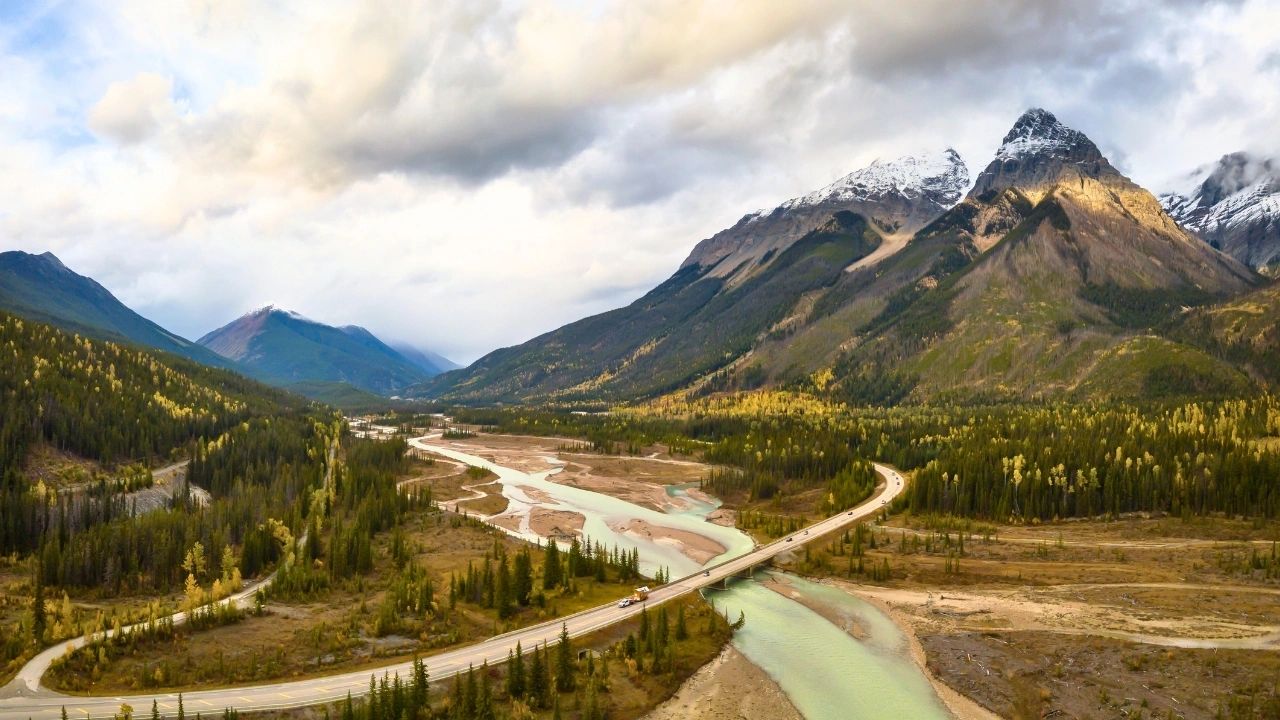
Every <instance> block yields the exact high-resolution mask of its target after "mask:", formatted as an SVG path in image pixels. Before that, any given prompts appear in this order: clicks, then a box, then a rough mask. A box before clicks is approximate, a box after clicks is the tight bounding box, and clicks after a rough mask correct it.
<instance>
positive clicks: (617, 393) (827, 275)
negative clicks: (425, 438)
mask: <svg viewBox="0 0 1280 720" xmlns="http://www.w3.org/2000/svg"><path fill="white" fill-rule="evenodd" d="M882 242H884V238H883V236H882V234H881V233H880V231H879V230H877V228H876V225H875V224H874V223H873V222H871V221H869V220H868V219H867V218H866V217H864V216H862V215H858V214H855V213H853V212H849V211H840V212H837V213H836V214H835V215H833V216H832V217H831V218H830V220H828V221H827V222H826V223H825V224H823V225H822V226H820V227H818V228H817V229H815V230H813V231H811V232H809V233H807V234H805V235H804V237H802V238H800V239H799V240H797V241H796V242H794V243H792V244H791V245H790V246H788V247H787V248H786V249H785V250H783V251H782V252H781V253H779V254H778V255H777V257H772V256H769V257H768V258H766V260H767V263H766V264H765V265H764V266H763V267H761V268H760V269H758V270H757V271H756V272H754V273H753V274H751V275H750V276H748V277H746V278H745V279H743V280H741V282H738V283H736V284H730V283H729V282H727V281H726V278H723V277H718V276H716V275H714V274H711V273H709V272H708V270H709V268H706V267H703V266H701V265H690V266H686V267H684V268H681V269H680V270H679V271H678V272H677V273H676V274H675V275H674V276H672V277H671V278H670V279H669V280H667V281H666V282H665V283H663V284H662V285H659V286H658V287H657V288H655V289H654V290H652V291H650V292H649V293H648V294H647V295H645V296H644V297H642V298H640V299H639V300H637V301H636V302H634V303H632V304H631V305H629V306H628V307H625V308H620V309H618V310H613V311H611V312H607V313H604V314H602V315H597V316H595V317H590V318H586V319H585V320H580V321H578V322H575V323H572V324H570V325H566V326H565V327H563V328H560V329H559V330H556V331H554V332H551V333H548V334H546V335H543V336H541V337H538V338H535V339H533V340H531V341H529V342H528V343H525V344H524V345H520V346H517V347H513V348H506V349H503V350H498V351H496V352H493V353H490V354H489V355H486V356H485V357H483V358H481V359H480V360H478V361H476V363H475V364H473V365H472V366H471V367H469V368H467V369H465V370H458V371H454V372H451V373H446V374H445V375H442V376H440V378H438V379H437V381H436V382H433V383H431V384H429V385H427V386H425V388H424V389H423V391H424V392H425V393H427V394H438V393H443V394H444V396H445V397H449V398H454V399H460V400H485V399H504V400H520V399H531V398H565V399H584V398H600V397H603V398H627V397H642V396H648V395H655V394H659V393H663V392H668V391H671V390H675V389H677V388H680V387H683V386H685V385H687V384H688V383H690V382H692V381H693V380H695V379H697V378H699V377H701V376H703V375H706V374H707V373H710V372H713V371H715V370H717V369H719V368H722V367H724V366H725V365H726V364H728V363H730V362H732V361H733V360H734V359H736V358H738V357H740V356H741V355H742V354H743V353H745V352H747V351H749V350H750V349H751V348H752V347H753V346H754V345H755V344H756V343H758V342H759V341H760V340H761V339H762V338H763V337H766V336H767V335H768V334H769V333H771V332H776V331H778V329H779V328H780V327H782V326H785V324H786V320H787V316H788V314H789V313H790V312H791V310H792V308H793V306H794V305H795V303H796V302H797V301H798V300H799V299H800V298H801V297H803V296H804V295H805V294H806V293H809V292H813V291H817V290H820V289H822V288H825V287H828V286H830V285H831V284H833V283H835V282H837V281H838V280H839V279H840V277H841V275H842V273H844V270H845V268H846V267H848V266H849V265H851V264H853V263H854V262H857V261H858V260H859V259H860V258H863V257H866V256H867V255H869V254H870V253H872V252H873V251H874V250H876V248H878V247H880V245H881V243H882Z"/></svg>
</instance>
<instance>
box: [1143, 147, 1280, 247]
mask: <svg viewBox="0 0 1280 720" xmlns="http://www.w3.org/2000/svg"><path fill="white" fill-rule="evenodd" d="M1160 203H1161V204H1162V205H1164V207H1165V210H1166V211H1168V213H1169V214H1170V215H1172V216H1173V217H1174V219H1176V220H1178V221H1179V222H1181V223H1182V224H1184V225H1186V226H1187V227H1189V228H1191V229H1193V230H1196V231H1207V230H1213V229H1218V228H1229V227H1233V226H1237V225H1243V224H1246V223H1251V222H1255V221H1258V220H1264V219H1267V218H1272V217H1275V218H1280V161H1277V160H1274V159H1271V158H1258V157H1254V156H1252V155H1250V154H1248V153H1243V152H1238V153H1231V154H1230V155H1224V156H1223V158H1222V159H1221V160H1219V161H1218V162H1216V163H1211V164H1209V165H1204V166H1201V167H1199V168H1196V169H1195V170H1193V171H1192V172H1190V173H1188V174H1187V175H1185V176H1183V177H1182V178H1181V179H1180V181H1179V182H1177V183H1176V184H1175V185H1174V187H1173V188H1171V189H1170V190H1168V191H1166V192H1164V193H1161V194H1160Z"/></svg>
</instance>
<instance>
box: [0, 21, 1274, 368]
mask: <svg viewBox="0 0 1280 720" xmlns="http://www.w3.org/2000/svg"><path fill="white" fill-rule="evenodd" d="M1278 7H1280V2H1276V1H1275V0H1251V1H1250V2H1244V3H1224V4H1208V5H1202V4H1200V3H1179V4H1176V5H1173V6H1168V7H1162V8H1161V9H1159V10H1156V11H1153V10H1152V9H1151V8H1150V6H1149V5H1148V4H1146V3H1139V2H1110V1H1106V2H1104V1H1103V0H1086V1H1084V2H1067V1H1066V0H1047V1H1046V2H1043V3H1024V2H1021V1H1020V0H975V2H973V3H964V4H956V3H954V2H948V1H946V0H923V2H921V3H917V4H916V5H914V6H912V8H911V9H910V10H904V9H899V8H896V7H890V6H889V5H886V4H884V3H882V2H878V1H877V0H857V1H856V2H844V1H837V0H829V1H828V0H804V1H798V2H788V3H778V2H775V1H774V0H746V1H744V2H737V3H729V2H722V1H721V0H699V1H692V2H690V1H685V2H677V1H676V0H652V1H651V2H630V1H625V2H624V1H621V0H619V1H617V2H605V3H596V4H582V3H578V2H570V1H565V2H556V1H555V0H528V1H527V2H523V3H512V2H506V1H504V0H471V1H464V0H440V1H438V2H430V3H404V2H393V1H392V0H381V1H374V2H354V1H348V0H312V1H309V2H300V1H299V2H289V1H287V0H284V1H281V2H270V3H265V2H261V3H260V2H252V1H251V0H234V1H230V0H228V1H226V2H222V1H219V2H212V1H210V0H178V1H170V0H112V1H111V2H107V1H106V0H68V2H67V3H66V4H64V5H61V6H59V5H51V6H50V8H51V9H46V10H47V11H46V12H42V13H40V14H39V16H38V17H36V16H33V19H32V20H31V21H30V22H28V23H25V24H19V25H15V27H18V28H20V29H19V30H16V31H14V33H6V32H3V31H0V74H3V75H4V76H5V77H6V83H4V84H2V85H0V165H3V166H4V167H5V168H6V172H5V173H0V195H3V196H4V197H5V198H6V203H5V206H4V207H3V208H2V209H0V236H2V237H4V238H6V243H7V244H9V245H12V246H16V247H22V248H25V249H30V250H39V251H43V250H48V249H51V250H53V251H54V252H56V253H58V254H59V255H61V256H63V258H64V260H66V261H67V262H68V264H70V265H71V266H72V267H73V268H75V269H77V270H79V271H80V272H83V273H86V274H89V275H92V276H94V277H96V278H98V279H99V280H101V281H102V282H103V283H104V284H106V285H107V286H108V287H109V288H111V289H112V290H115V291H117V294H119V295H120V296H121V298H122V299H124V300H125V301H126V302H128V303H130V304H132V305H133V306H135V307H136V308H138V309H139V310H140V311H142V312H144V314H147V315H149V316H151V317H153V318H154V319H156V320H157V321H159V322H161V323H162V324H164V325H166V326H167V327H170V328H172V329H174V330H176V331H178V332H181V333H184V334H186V335H188V336H198V335H200V334H202V333H204V332H205V331H207V330H210V329H212V328H213V327H215V326H217V325H220V324H222V323H224V322H226V321H228V320H230V319H232V318H233V317H235V316H236V315H238V314H240V313H241V312H244V311H245V310H247V309H250V308H252V307H255V306H258V305H262V304H266V303H269V302H274V303H276V304H279V305H282V306H285V307H290V308H292V309H296V310H299V311H301V312H303V313H305V314H307V315H309V316H312V317H316V318H317V319H321V320H324V321H327V322H333V323H358V324H362V325H366V326H368V327H370V328H371V329H372V330H374V331H375V332H378V333H380V334H384V335H386V336H388V337H389V338H393V339H403V340H410V341H414V342H417V343H419V344H422V345H425V346H429V347H432V348H434V349H437V350H440V351H442V352H444V353H445V354H448V355H451V356H454V359H458V360H470V359H473V358H475V357H476V356H478V355H479V354H481V353H483V352H485V351H487V350H489V349H492V348H493V347H495V346H499V345H508V344H512V343H515V342H519V341H522V340H524V339H527V338H528V337H531V336H533V335H535V334H537V333H540V332H543V331H546V330H549V329H551V328H553V327H555V326H557V325H558V324H561V323H563V322H567V321H570V320H573V319H575V318H577V317H580V316H581V315H583V314H587V313H593V312H599V311H602V310H605V309H608V308H609V307H612V306H615V305H617V304H619V303H621V302H623V301H625V300H626V299H628V298H631V297H635V296H637V295H639V294H640V293H641V292H642V291H643V290H644V289H645V288H647V287H650V286H652V285H653V284H656V283H657V282H659V281H660V280H661V279H663V278H664V277H665V276H666V275H667V274H668V273H670V272H671V271H672V270H674V268H675V267H676V266H677V265H678V264H679V262H680V260H681V259H683V257H684V255H685V254H686V253H687V252H688V250H689V249H690V248H691V247H692V246H693V245H694V244H695V243H696V242H697V241H698V240H700V239H701V238H703V237H706V236H708V235H710V234H711V233H713V232H715V231H716V230H718V229H720V228H722V227H724V226H726V225H728V224H730V223H732V222H733V221H735V220H736V219H737V218H738V217H740V216H741V215H742V214H743V213H745V212H747V211H750V210H753V209H755V208H757V207H761V206H766V205H770V204H772V203H775V202H777V201H779V200H782V199H785V198H787V197H790V196H793V195H798V194H802V193H804V192H807V191H809V190H811V189H814V188H816V187H819V186H821V185H823V184H825V183H827V182H829V181H830V180H832V179H834V178H835V177H838V176H840V175H843V174H844V173H847V172H849V171H850V170H852V169H854V168H855V167H857V166H859V165H861V164H864V163H866V162H869V161H870V160H872V159H874V158H876V157H892V156H896V155H898V154H900V153H902V152H904V151H909V150H910V149H912V148H915V147H920V146H937V145H945V144H951V145H954V146H956V147H957V148H958V149H959V150H960V151H961V153H962V154H963V155H964V156H965V158H966V160H967V161H968V162H969V163H970V164H971V165H972V166H975V167H973V170H974V173H975V174H976V172H977V171H978V170H979V169H980V168H981V166H982V165H983V164H984V163H985V161H986V159H987V158H988V157H989V156H990V154H991V152H992V151H993V150H994V148H995V145H996V144H997V143H998V142H999V139H1000V137H1001V136H1002V135H1003V133H1004V132H1005V130H1006V129H1007V128H1008V126H1009V125H1010V124H1011V123H1012V121H1013V119H1014V118H1015V117H1016V115H1017V114H1018V113H1019V112H1020V111H1021V110H1022V109H1024V108H1025V107H1027V106H1030V105H1042V106H1045V107H1048V108H1049V109H1051V110H1053V111H1055V112H1056V113H1057V114H1058V115H1059V116H1060V117H1061V118H1063V119H1064V120H1065V121H1067V122H1069V123H1072V124H1075V125H1077V126H1078V127H1079V128H1080V129H1081V130H1084V131H1085V132H1087V133H1089V134H1090V135H1091V136H1092V137H1093V138H1094V139H1095V140H1096V141H1097V142H1098V143H1099V145H1100V146H1101V147H1103V148H1104V150H1107V151H1109V152H1113V153H1115V154H1117V155H1119V154H1121V153H1123V155H1124V167H1125V169H1126V170H1127V171H1128V172H1130V173H1131V174H1132V175H1133V176H1134V177H1135V179H1137V180H1139V181H1143V182H1151V181H1153V180H1156V179H1160V178H1163V177H1165V176H1167V175H1168V174H1171V173H1172V172H1175V171H1181V170H1185V169H1190V168H1192V167H1195V166H1197V165H1199V164H1201V163H1203V162H1205V161H1207V160H1212V159H1214V158H1215V157H1217V156H1218V155H1221V154H1222V153H1223V152H1228V151H1231V150H1235V149H1239V148H1241V147H1251V146H1265V147H1273V148H1274V147H1277V146H1280V139H1278V138H1277V137H1276V130H1275V127H1276V126H1275V123H1274V118H1275V117H1276V112H1277V110H1280V107H1278V106H1277V102H1278V98H1280V84H1277V83H1276V82H1274V80H1275V77H1276V71H1275V70H1274V68H1275V66H1276V61H1275V59H1274V58H1275V48H1276V47H1280V37H1277V31H1276V30H1275V28H1277V27H1280V17H1277V11H1278ZM51 23H52V24H51ZM22 33H27V34H28V35H31V36H32V38H35V37H36V36H37V35H38V36H39V37H40V38H42V40H41V41H39V42H37V41H35V40H34V39H29V38H23V37H21V35H22ZM50 38H53V39H52V40H51V39H50Z"/></svg>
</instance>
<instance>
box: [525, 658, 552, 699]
mask: <svg viewBox="0 0 1280 720" xmlns="http://www.w3.org/2000/svg"><path fill="white" fill-rule="evenodd" d="M542 656H543V653H542V651H540V650H538V648H537V646H534V648H533V652H532V653H531V657H530V658H529V688H528V689H529V702H530V704H531V705H533V707H535V708H537V709H539V710H544V709H546V707H547V705H548V699H549V697H550V694H551V680H550V678H549V677H547V663H546V662H545V660H544V659H543V657H542Z"/></svg>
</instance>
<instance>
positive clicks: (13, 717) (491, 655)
mask: <svg viewBox="0 0 1280 720" xmlns="http://www.w3.org/2000/svg"><path fill="white" fill-rule="evenodd" d="M875 468H876V471H877V472H878V473H879V474H880V475H881V477H883V478H884V480H885V483H884V485H882V486H880V487H879V488H878V490H877V492H876V494H875V495H873V496H872V497H871V499H869V500H867V501H866V502H864V503H862V504H861V505H859V506H858V507H856V508H854V509H852V510H849V511H847V512H843V513H840V514H839V515H835V516H833V517H830V518H827V519H826V520H823V521H821V522H818V523H815V524H814V525H811V526H809V527H808V528H807V529H805V530H801V531H799V532H796V533H794V534H792V535H788V536H786V537H783V538H779V539H778V540H777V541H775V542H773V543H770V544H768V545H762V546H760V547H757V548H756V549H755V550H753V551H751V552H750V553H748V554H746V555H743V556H740V557H738V558H735V559H733V560H728V561H725V562H722V563H720V564H719V565H716V566H715V567H711V568H707V569H706V570H704V571H702V572H698V573H695V574H693V575H690V576H687V577H684V578H680V579H679V580H675V581H673V582H671V583H669V584H667V585H664V586H661V587H658V588H656V589H655V590H654V591H653V592H652V593H651V594H650V596H649V600H648V602H647V603H646V605H648V606H650V607H652V606H655V605H660V604H662V603H665V602H669V601H671V600H673V599H675V598H678V597H681V596H683V595H686V594H688V593H691V592H696V591H698V590H700V589H702V588H705V587H708V586H710V585H714V584H716V583H719V582H721V581H722V580H725V579H727V578H730V577H733V576H734V575H737V574H739V573H742V572H746V571H748V570H750V569H751V568H753V567H755V566H757V565H761V564H763V563H765V562H767V561H769V560H770V559H772V558H773V557H774V556H775V555H779V554H781V553H783V552H786V551H788V550H792V549H795V548H797V547H799V546H801V545H804V544H805V543H808V542H810V541H812V540H815V539H817V538H819V537H821V536H823V535H825V534H827V533H830V532H833V531H836V530H840V529H842V528H844V527H846V526H848V525H851V524H853V523H856V522H859V521H861V520H865V519H867V518H870V517H873V516H874V515H876V513H878V512H879V511H880V510H881V508H882V506H884V505H885V504H887V503H888V502H889V501H890V500H892V499H893V498H894V497H896V496H897V495H898V494H899V493H901V492H902V489H903V484H904V483H903V479H902V476H901V475H899V474H898V472H897V471H896V470H894V469H892V468H890V467H888V466H885V465H879V464H877V465H876V466H875ZM641 607H642V606H641V605H633V606H631V607H629V608H619V607H618V606H617V605H616V604H612V603H611V604H608V605H602V606H599V607H595V608H591V609H588V610H584V611H582V612H579V613H577V614H574V615H570V616H568V617H565V618H559V619H556V620H553V621H550V622H546V623H543V624H540V625H534V626H531V627H528V628H524V629H521V630H516V631H513V632H510V633H506V634H504V635H498V636H496V637H492V638H489V639H488V640H484V641H482V642H479V643H476V644H474V645H469V646H467V647H463V648H458V649H456V650H450V651H447V652H444V653H440V654H438V655H432V656H430V657H427V658H425V660H426V662H427V669H428V672H429V673H430V675H431V678H432V679H433V680H440V679H443V678H448V677H451V676H453V675H454V674H456V673H458V672H465V671H466V669H467V667H468V666H471V665H475V666H479V665H480V664H482V663H484V662H488V663H489V664H490V665H496V664H499V663H501V662H505V661H506V659H507V652H508V651H510V650H514V649H515V646H516V643H517V642H518V643H520V644H521V646H523V647H524V648H525V649H528V648H532V647H534V646H536V645H542V644H544V643H554V642H555V641H556V639H557V638H558V636H559V634H560V629H561V623H562V622H563V623H564V624H565V625H566V626H567V627H568V630H569V635H570V636H571V637H579V636H582V635H587V634H590V633H592V632H595V631H597V630H600V629H602V628H605V627H608V626H610V625H613V624H614V623H617V622H619V621H620V620H623V619H626V618H629V617H632V616H634V615H638V614H639V613H640V609H641ZM411 672H412V664H411V663H408V662H402V663H397V664H394V665H389V666H385V667H380V668H376V669H366V670H358V671H354V672H347V673H342V674H339V675H330V676H327V677H321V678H316V679H313V680H298V681H291V682H282V683H273V684H269V685H255V686H248V687H238V688H226V689H219V690H203V691H197V692H189V693H183V696H182V698H183V705H184V709H185V711H186V713H187V714H188V715H192V714H194V713H197V712H201V713H204V714H205V715H209V714H211V713H213V712H221V711H222V710H223V708H227V707H234V708H236V709H237V710H242V711H251V710H276V709H281V708H291V707H302V706H306V705H316V704H319V703H324V702H331V701H337V700H341V699H342V698H345V697H346V696H347V693H351V694H352V695H353V696H355V695H361V694H363V693H365V692H366V691H367V690H368V689H369V676H370V675H371V674H377V675H378V676H379V677H381V676H382V674H383V673H389V674H391V675H396V674H399V675H401V676H402V677H409V676H410V674H411ZM153 699H154V700H155V701H156V702H157V703H158V706H159V709H160V712H161V714H162V715H164V716H166V717H172V716H174V715H176V712H177V709H178V696H177V694H176V693H161V694H152V695H130V696H119V697H96V696H95V697H76V696H65V695H55V694H52V693H49V692H48V691H42V692H41V694H39V695H37V696H34V697H23V698H10V699H6V700H0V720H23V719H25V718H33V719H34V718H57V717H59V715H60V712H61V709H62V708H63V707H64V706H65V707H66V709H67V714H68V715H69V716H70V717H73V718H84V717H85V716H86V714H88V715H90V716H92V717H109V716H110V715H111V714H112V713H114V712H116V711H118V710H119V708H120V705H121V703H126V702H127V703H128V704H129V705H131V706H133V708H134V710H135V711H136V712H138V713H142V714H144V715H145V714H146V713H148V712H150V708H151V702H152V700H153Z"/></svg>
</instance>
